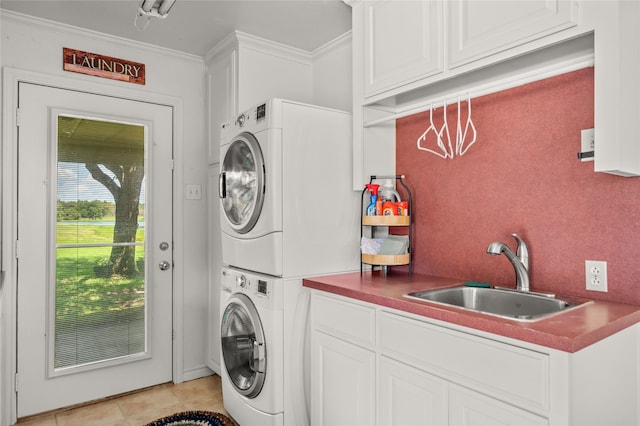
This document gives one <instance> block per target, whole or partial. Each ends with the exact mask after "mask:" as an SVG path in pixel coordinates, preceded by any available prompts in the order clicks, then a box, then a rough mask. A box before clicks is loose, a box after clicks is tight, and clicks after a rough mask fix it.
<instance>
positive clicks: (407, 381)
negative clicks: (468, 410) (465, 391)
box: [378, 356, 448, 426]
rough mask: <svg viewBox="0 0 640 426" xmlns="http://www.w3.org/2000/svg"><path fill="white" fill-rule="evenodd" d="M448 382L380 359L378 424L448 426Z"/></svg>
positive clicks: (406, 366) (412, 368) (392, 361)
mask: <svg viewBox="0 0 640 426" xmlns="http://www.w3.org/2000/svg"><path fill="white" fill-rule="evenodd" d="M447 423H448V421H447V383H446V382H445V381H444V380H441V379H439V378H437V377H435V376H432V375H431V374H427V373H425V372H424V371H422V370H419V369H417V368H414V367H410V366H408V365H406V364H402V363H399V362H397V361H394V360H392V359H390V358H386V357H384V356H383V357H380V360H379V364H378V424H380V425H389V426H391V425H403V426H410V425H416V426H418V425H420V426H430V425H434V426H438V425H445V424H447Z"/></svg>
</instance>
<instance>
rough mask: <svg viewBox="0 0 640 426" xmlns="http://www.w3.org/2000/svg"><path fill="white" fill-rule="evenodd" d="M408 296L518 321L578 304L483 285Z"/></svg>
mask: <svg viewBox="0 0 640 426" xmlns="http://www.w3.org/2000/svg"><path fill="white" fill-rule="evenodd" d="M404 296H405V297H408V298H411V299H418V300H423V301H428V302H434V303H441V304H445V305H450V306H457V307H460V308H464V309H470V310H472V311H476V312H482V313H485V314H491V315H497V316H500V317H506V318H510V319H517V320H536V319H542V318H544V317H547V316H549V315H551V314H555V313H558V312H562V311H564V310H566V309H568V308H571V307H574V306H577V305H576V304H573V303H569V302H567V301H564V300H560V299H556V298H555V297H553V296H545V295H540V294H536V293H524V292H520V291H515V290H508V289H497V288H482V287H450V288H442V289H435V290H426V291H417V292H413V293H407V294H405V295H404Z"/></svg>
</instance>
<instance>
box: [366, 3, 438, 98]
mask: <svg viewBox="0 0 640 426" xmlns="http://www.w3.org/2000/svg"><path fill="white" fill-rule="evenodd" d="M363 14H364V18H363V21H364V34H365V36H364V73H365V78H364V81H365V83H364V84H365V88H364V91H365V97H366V96H370V95H372V94H375V93H378V92H381V91H384V90H388V89H392V88H395V87H399V86H401V85H403V84H406V83H410V82H412V81H415V80H418V79H419V78H424V77H428V76H431V75H434V74H437V73H439V72H442V69H443V68H442V67H443V62H444V61H443V43H442V33H443V30H442V21H443V20H442V2H441V0H421V1H398V0H383V1H370V2H369V1H368V2H364V7H363Z"/></svg>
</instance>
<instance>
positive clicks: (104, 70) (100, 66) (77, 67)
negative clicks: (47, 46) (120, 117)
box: [63, 47, 145, 84]
mask: <svg viewBox="0 0 640 426" xmlns="http://www.w3.org/2000/svg"><path fill="white" fill-rule="evenodd" d="M63 62H64V70H65V71H71V72H79V73H81V74H89V75H95V76H98V77H103V78H109V79H111V80H120V81H126V82H129V83H136V84H144V82H145V69H144V64H140V63H138V62H132V61H127V60H125V59H118V58H112V57H111V56H104V55H99V54H97V53H91V52H83V51H81V50H75V49H69V48H67V47H65V48H63Z"/></svg>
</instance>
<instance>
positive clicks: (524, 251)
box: [487, 234, 529, 291]
mask: <svg viewBox="0 0 640 426" xmlns="http://www.w3.org/2000/svg"><path fill="white" fill-rule="evenodd" d="M511 236H513V238H515V239H516V242H517V243H518V249H517V250H516V254H513V252H512V251H511V249H510V248H509V247H508V246H507V245H506V244H504V243H501V242H493V243H491V244H489V247H487V253H489V254H490V255H493V256H498V255H501V254H504V255H505V256H507V259H509V261H510V262H511V264H512V265H513V268H514V269H515V271H516V288H517V289H518V290H519V291H529V248H528V247H527V244H526V243H525V242H524V240H523V239H522V238H520V237H519V236H518V235H517V234H511Z"/></svg>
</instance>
